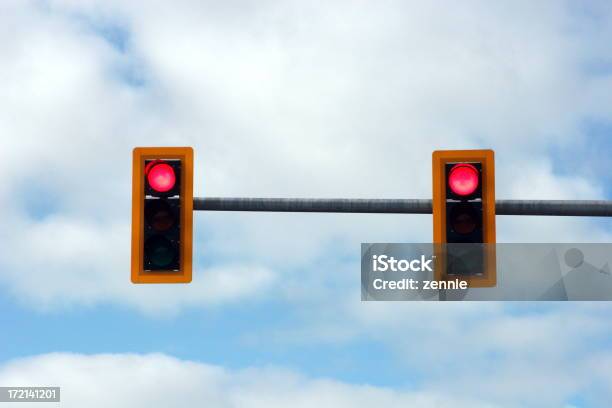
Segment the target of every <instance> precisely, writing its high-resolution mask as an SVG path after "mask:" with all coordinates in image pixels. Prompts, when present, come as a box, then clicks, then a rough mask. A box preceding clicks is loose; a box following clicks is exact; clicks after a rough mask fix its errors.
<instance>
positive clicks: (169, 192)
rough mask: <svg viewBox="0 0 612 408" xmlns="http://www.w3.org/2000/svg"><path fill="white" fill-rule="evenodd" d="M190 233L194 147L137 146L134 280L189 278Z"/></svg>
mask: <svg viewBox="0 0 612 408" xmlns="http://www.w3.org/2000/svg"><path fill="white" fill-rule="evenodd" d="M192 236H193V149H192V148H191V147H137V148H135V149H134V152H133V169H132V282H133V283H189V282H191V270H192V260H191V257H192Z"/></svg>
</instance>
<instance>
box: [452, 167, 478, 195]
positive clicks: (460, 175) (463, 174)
mask: <svg viewBox="0 0 612 408" xmlns="http://www.w3.org/2000/svg"><path fill="white" fill-rule="evenodd" d="M448 186H449V187H450V189H451V191H452V192H453V193H455V194H457V195H460V196H469V195H470V194H473V193H474V191H476V189H477V188H478V170H477V169H476V167H474V166H472V165H471V164H469V163H460V164H457V165H455V166H454V167H453V168H452V169H451V171H450V173H449V175H448Z"/></svg>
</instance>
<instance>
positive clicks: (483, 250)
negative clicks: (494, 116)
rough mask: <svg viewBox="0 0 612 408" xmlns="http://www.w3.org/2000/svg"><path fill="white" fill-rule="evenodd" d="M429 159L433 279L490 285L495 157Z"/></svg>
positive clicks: (463, 154)
mask: <svg viewBox="0 0 612 408" xmlns="http://www.w3.org/2000/svg"><path fill="white" fill-rule="evenodd" d="M432 159H433V160H432V165H433V167H432V170H433V228H434V230H433V241H434V247H435V248H434V252H435V254H436V267H435V279H436V280H450V279H455V278H459V279H461V280H465V281H466V282H467V283H468V286H469V287H492V286H495V285H496V283H497V274H496V256H495V242H496V238H495V156H494V152H493V150H438V151H435V152H433V157H432ZM481 244H482V245H481Z"/></svg>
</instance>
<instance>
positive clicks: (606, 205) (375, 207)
mask: <svg viewBox="0 0 612 408" xmlns="http://www.w3.org/2000/svg"><path fill="white" fill-rule="evenodd" d="M431 207H432V206H431V200H426V199H353V198H337V199H327V198H219V197H206V198H198V197H196V198H194V199H193V209H194V210H195V211H265V212H326V213H381V214H382V213H386V214H431V212H432V209H431ZM495 209H496V213H497V214H498V215H561V216H577V217H580V216H584V217H612V201H595V200H497V201H496V203H495Z"/></svg>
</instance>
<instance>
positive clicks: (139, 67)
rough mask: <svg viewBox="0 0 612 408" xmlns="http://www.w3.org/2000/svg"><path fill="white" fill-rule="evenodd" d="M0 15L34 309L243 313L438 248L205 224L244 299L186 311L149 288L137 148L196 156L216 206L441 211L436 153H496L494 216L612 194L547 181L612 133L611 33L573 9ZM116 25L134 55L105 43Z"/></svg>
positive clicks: (3, 268)
mask: <svg viewBox="0 0 612 408" xmlns="http://www.w3.org/2000/svg"><path fill="white" fill-rule="evenodd" d="M1 7H2V10H1V12H0V16H1V17H0V27H1V28H0V30H2V31H1V33H2V35H1V36H0V55H2V56H3V64H2V65H1V66H0V78H2V80H1V82H2V83H1V85H2V86H0V134H1V135H3V136H2V148H1V149H0V172H1V173H2V174H3V180H5V181H4V182H3V183H2V184H0V196H1V197H2V198H3V200H2V204H1V206H2V210H3V212H4V214H5V215H7V216H5V218H4V221H3V223H2V225H0V236H2V237H3V241H4V242H9V245H7V246H4V247H3V248H1V249H0V255H1V260H0V280H1V281H2V282H4V284H5V285H6V286H7V287H8V288H9V289H10V290H11V291H13V293H15V294H16V295H17V296H18V297H19V298H23V299H27V302H28V303H29V304H32V305H33V306H34V307H43V308H48V307H56V306H57V305H62V304H68V305H72V304H82V303H84V304H90V303H98V302H105V301H112V302H115V301H116V302H120V303H124V304H130V305H134V306H136V307H138V308H140V309H142V310H145V311H146V310H148V309H149V307H150V306H148V305H149V303H150V304H153V303H155V302H149V300H153V299H154V297H155V296H158V295H159V293H164V294H165V293H166V291H167V292H168V293H172V295H170V294H168V295H167V296H168V301H167V303H165V304H166V305H167V306H166V308H167V309H168V310H173V311H175V310H179V309H180V307H182V306H186V305H191V304H194V305H208V304H211V303H222V302H225V301H228V300H231V301H236V300H238V299H240V298H251V297H253V295H254V293H256V292H259V290H258V289H259V288H261V287H262V286H258V285H263V286H266V287H268V286H270V285H272V286H274V283H273V282H280V280H278V279H274V278H272V276H273V275H281V274H282V275H287V274H292V273H294V272H293V271H294V270H295V269H296V268H297V269H299V270H303V271H308V272H307V273H309V274H315V275H316V273H317V272H316V269H317V264H318V262H320V259H321V258H323V257H325V256H327V251H328V250H329V248H331V247H335V246H338V247H339V248H341V250H342V252H343V253H344V254H347V253H348V254H352V253H357V251H358V246H357V244H358V243H359V242H366V241H375V240H378V241H393V240H396V241H427V240H429V239H430V238H431V227H430V217H426V216H420V217H418V216H415V217H407V216H404V217H400V216H344V215H333V216H332V215H307V216H297V215H287V214H285V215H280V214H270V215H266V216H263V215H261V214H258V215H245V214H240V215H239V214H208V213H205V214H198V215H197V217H196V219H197V223H196V228H195V231H196V236H197V237H198V244H197V245H196V256H201V255H205V256H207V257H208V258H207V259H213V258H214V257H219V258H218V259H223V260H225V261H226V263H225V264H216V265H213V267H214V268H217V267H218V268H220V269H222V270H226V269H227V270H228V271H230V272H228V276H245V277H246V279H248V280H247V281H245V287H244V288H243V289H240V290H236V291H233V292H231V293H228V292H227V291H226V290H225V289H223V288H224V285H221V284H220V285H219V286H215V285H210V286H206V285H205V284H204V283H199V282H203V281H205V280H206V278H207V276H206V275H205V274H206V273H207V272H206V271H202V272H200V271H198V273H197V274H196V275H195V276H194V284H193V285H194V286H192V287H190V289H184V290H183V289H180V290H181V291H183V292H184V296H183V295H175V294H174V293H175V292H174V291H176V290H177V289H176V288H172V289H160V288H156V289H143V288H136V287H132V286H130V285H129V284H128V276H129V274H128V253H127V251H128V239H129V235H128V225H129V200H130V196H129V195H130V180H129V177H130V159H131V156H130V152H131V149H132V147H134V146H136V145H192V146H194V148H195V151H196V175H195V176H196V177H195V180H196V194H198V195H206V196H233V195H237V196H250V195H253V196H293V197H295V196H326V197H331V196H339V197H358V196H359V197H400V198H401V197H429V196H430V194H431V193H430V177H431V175H430V168H429V157H430V154H431V151H432V150H434V149H436V148H458V147H462V148H472V147H492V148H495V149H496V152H497V169H498V174H497V180H498V197H499V198H601V197H602V195H603V190H602V186H601V185H600V184H599V183H598V182H597V181H596V180H589V179H587V178H586V177H584V176H581V175H580V174H576V175H574V176H567V175H558V174H556V173H555V172H553V171H552V169H553V166H552V164H551V163H552V161H553V159H554V156H553V155H552V154H551V152H550V147H551V146H555V147H556V148H558V149H564V148H565V149H567V148H571V146H572V145H573V143H578V142H579V141H582V142H583V141H584V139H585V137H586V136H585V135H584V134H582V133H581V132H580V130H579V129H580V124H581V122H582V121H583V120H584V119H585V118H595V119H610V115H609V112H608V111H606V110H602V109H601V108H600V106H602V105H606V103H607V102H606V101H607V99H606V98H609V95H611V94H612V92H607V93H606V92H604V91H605V90H606V89H608V90H610V89H609V88H610V82H609V81H607V80H606V79H605V78H606V77H605V76H603V77H602V76H600V77H599V79H598V80H597V81H595V80H594V79H593V78H592V77H591V76H589V75H588V72H586V71H585V70H584V69H583V68H584V66H586V65H588V64H590V63H592V62H593V61H597V59H598V58H600V57H601V55H602V52H603V51H605V50H606V48H605V44H604V42H603V40H602V39H601V38H600V37H601V36H600V35H599V34H598V33H594V32H591V31H590V30H586V29H584V27H586V26H588V24H590V23H588V21H585V20H584V19H585V17H584V16H583V15H578V14H576V13H575V11H574V10H571V9H568V8H567V5H565V4H562V3H546V4H542V5H539V6H538V8H539V12H538V13H534V11H533V7H534V6H533V4H532V3H529V2H524V3H521V2H514V3H512V5H505V6H502V5H495V4H492V3H490V2H478V1H474V2H472V3H470V5H469V6H464V5H462V6H454V5H448V4H446V3H444V4H442V3H435V2H432V3H427V4H422V3H415V4H407V3H404V2H393V1H388V2H383V3H380V4H376V5H373V4H370V3H367V2H362V3H357V4H356V3H354V2H334V3H333V4H326V5H325V6H324V7H321V6H315V5H307V4H304V3H303V2H293V3H291V2H282V3H278V2H264V3H258V4H257V6H255V5H253V4H252V5H245V4H243V3H231V2H230V3H227V4H225V3H224V4H223V5H220V4H202V3H200V2H190V1H184V2H173V3H172V5H169V4H163V3H156V4H151V3H150V2H146V3H141V2H137V1H134V2H117V1H110V2H106V1H105V2H100V1H85V2H81V1H78V2H75V1H52V2H46V3H44V4H43V3H37V2H30V3H22V2H5V3H3V4H2V6H1ZM600 11H601V13H600V14H601V17H599V20H598V24H600V25H601V29H602V30H603V32H610V30H611V29H610V27H611V26H612V24H610V15H609V14H606V12H607V11H606V10H600ZM116 27H121V28H122V29H123V30H124V31H125V32H126V33H127V37H126V38H125V39H124V40H125V47H117V45H116V44H112V42H109V40H108V38H104V35H103V33H104V30H106V31H107V34H108V31H109V30H110V31H112V30H113V29H114V28H116ZM130 75H135V76H137V77H139V78H142V80H143V81H144V83H143V84H142V85H138V84H136V85H135V84H134V81H132V80H131V79H130ZM595 101H596V103H595ZM608 102H609V101H608ZM532 163H536V164H535V165H533V164H532ZM518 170H521V171H518ZM526 181H527V182H529V186H530V188H529V189H524V185H525V182H526ZM5 197H7V198H9V199H4V198H5ZM519 222H520V223H523V222H527V223H529V225H538V228H537V230H538V232H537V234H535V233H534V234H530V237H529V240H537V241H547V240H548V241H556V240H578V238H580V239H583V238H584V237H588V238H591V239H589V240H609V233H607V232H605V231H602V230H600V229H597V227H596V226H595V225H593V224H590V223H589V222H586V221H583V220H559V219H543V218H540V219H537V221H532V220H528V221H526V220H520V221H519ZM532 222H533V224H532ZM518 225H519V226H518V227H517V226H516V223H515V221H508V222H506V221H504V220H503V219H501V220H500V228H499V236H500V238H502V239H503V240H513V241H517V240H525V239H526V238H525V237H524V233H523V231H524V229H523V228H522V227H521V226H520V224H518ZM15 231H18V232H17V235H16V236H15V235H14V234H15ZM566 237H568V239H564V238H566ZM592 237H594V238H592ZM204 244H205V245H204ZM351 248H353V249H354V252H351V251H352V249H351ZM214 259H215V260H217V258H214ZM287 260H288V261H287ZM235 265H239V267H238V269H236V268H235ZM247 270H248V271H250V272H246V271H247ZM271 271H274V272H271ZM251 272H252V273H251ZM210 273H213V274H214V273H216V272H214V270H213V271H210ZM251 279H252V281H251ZM323 279H324V275H316V277H315V278H313V279H312V280H311V281H312V282H313V283H314V284H317V285H321V282H322V281H323ZM253 282H255V284H253V285H251V284H252V283H253ZM198 285H201V289H193V287H198ZM205 286H206V287H207V288H217V289H206V290H204V287H205ZM247 286H248V287H254V288H256V290H249V289H248V288H247ZM217 290H218V291H219V293H217V292H216V291H217ZM213 291H215V292H214V293H213ZM164 296H165V295H164ZM204 298H206V299H215V300H214V302H213V301H208V300H205V299H204Z"/></svg>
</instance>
